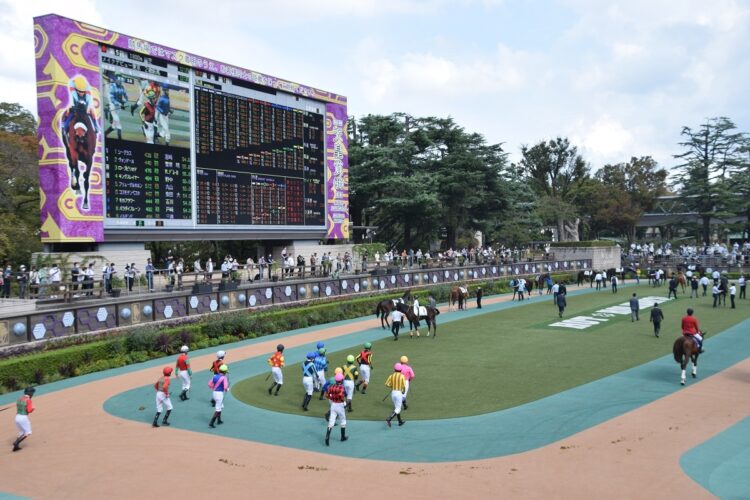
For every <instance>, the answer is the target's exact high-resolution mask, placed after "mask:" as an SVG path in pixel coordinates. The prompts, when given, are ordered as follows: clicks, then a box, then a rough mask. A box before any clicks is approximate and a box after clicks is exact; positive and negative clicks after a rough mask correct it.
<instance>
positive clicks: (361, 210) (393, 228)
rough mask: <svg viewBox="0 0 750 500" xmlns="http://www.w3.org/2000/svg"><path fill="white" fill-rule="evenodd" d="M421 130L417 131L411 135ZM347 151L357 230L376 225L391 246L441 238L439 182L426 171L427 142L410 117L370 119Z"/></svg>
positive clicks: (363, 122) (360, 124)
mask: <svg viewBox="0 0 750 500" xmlns="http://www.w3.org/2000/svg"><path fill="white" fill-rule="evenodd" d="M412 127H417V130H411V128H412ZM354 130H355V133H353V137H352V141H351V143H350V147H349V176H350V179H351V183H350V185H351V190H350V193H349V195H350V197H349V202H350V211H351V214H352V219H353V222H354V225H377V226H378V227H379V228H380V236H381V238H382V239H383V240H384V241H385V242H386V243H388V244H389V245H390V246H400V245H402V246H404V247H411V246H413V245H414V243H418V244H420V243H421V244H425V245H427V244H429V241H430V240H431V239H433V238H434V237H435V236H436V234H437V228H438V227H439V224H438V217H439V213H438V211H437V210H436V207H437V206H438V199H437V196H436V186H435V183H436V181H435V179H434V178H433V177H432V176H431V175H429V173H428V172H426V171H425V169H424V168H423V167H424V162H425V150H426V149H427V147H428V146H429V142H428V141H427V140H426V139H425V137H424V134H423V133H422V131H421V130H420V125H419V123H418V122H417V121H415V120H414V119H413V118H412V117H410V116H409V115H406V114H402V113H397V114H392V115H390V116H378V115H368V116H366V117H364V118H362V119H361V120H359V122H358V123H356V122H355V126H354Z"/></svg>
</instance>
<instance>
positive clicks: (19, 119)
mask: <svg viewBox="0 0 750 500" xmlns="http://www.w3.org/2000/svg"><path fill="white" fill-rule="evenodd" d="M0 130H3V131H5V132H9V133H11V134H15V135H20V136H29V135H34V134H35V133H36V120H35V119H34V115H32V114H31V113H30V112H29V111H28V110H26V109H25V108H24V107H23V106H21V105H20V104H17V103H10V102H0Z"/></svg>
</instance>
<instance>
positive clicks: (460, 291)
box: [448, 286, 469, 311]
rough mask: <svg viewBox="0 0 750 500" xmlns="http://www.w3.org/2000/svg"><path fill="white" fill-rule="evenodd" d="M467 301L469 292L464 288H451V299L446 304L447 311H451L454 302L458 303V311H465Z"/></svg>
mask: <svg viewBox="0 0 750 500" xmlns="http://www.w3.org/2000/svg"><path fill="white" fill-rule="evenodd" d="M459 299H460V300H459ZM467 300H469V290H468V289H467V288H466V287H465V286H460V287H459V286H454V287H453V288H451V298H450V301H449V302H448V310H449V311H450V310H452V308H453V305H454V304H455V303H456V302H458V309H459V311H460V310H461V309H465V307H466V301H467Z"/></svg>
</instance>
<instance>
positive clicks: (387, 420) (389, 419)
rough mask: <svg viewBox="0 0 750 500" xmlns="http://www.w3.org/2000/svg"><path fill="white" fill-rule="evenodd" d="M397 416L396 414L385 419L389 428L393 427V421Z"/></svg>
mask: <svg viewBox="0 0 750 500" xmlns="http://www.w3.org/2000/svg"><path fill="white" fill-rule="evenodd" d="M395 416H396V412H393V413H391V416H390V417H388V418H386V419H385V423H386V424H388V427H390V426H391V420H393V417H395Z"/></svg>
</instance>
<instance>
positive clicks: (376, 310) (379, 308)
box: [375, 302, 383, 317]
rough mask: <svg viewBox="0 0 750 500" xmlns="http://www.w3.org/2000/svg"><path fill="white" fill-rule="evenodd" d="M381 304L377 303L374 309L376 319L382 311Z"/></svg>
mask: <svg viewBox="0 0 750 500" xmlns="http://www.w3.org/2000/svg"><path fill="white" fill-rule="evenodd" d="M382 309H383V308H382V303H380V302H378V306H377V307H376V308H375V317H378V316H379V315H380V313H381V311H382Z"/></svg>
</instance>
